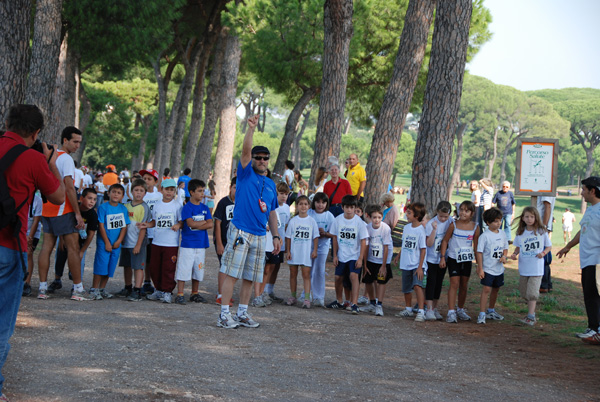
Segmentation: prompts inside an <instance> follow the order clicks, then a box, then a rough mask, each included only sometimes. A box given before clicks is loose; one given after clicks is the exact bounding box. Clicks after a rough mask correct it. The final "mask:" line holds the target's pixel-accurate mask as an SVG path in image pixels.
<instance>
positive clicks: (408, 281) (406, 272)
mask: <svg viewBox="0 0 600 402" xmlns="http://www.w3.org/2000/svg"><path fill="white" fill-rule="evenodd" d="M426 277H427V276H426V275H425V273H423V279H421V280H419V278H417V269H416V268H415V269H403V270H402V293H411V292H412V291H413V288H414V287H415V286H419V287H421V288H423V289H425V278H426Z"/></svg>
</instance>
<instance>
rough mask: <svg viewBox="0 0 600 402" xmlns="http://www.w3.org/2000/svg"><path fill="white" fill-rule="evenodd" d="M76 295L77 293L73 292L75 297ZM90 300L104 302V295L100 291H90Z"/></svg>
mask: <svg viewBox="0 0 600 402" xmlns="http://www.w3.org/2000/svg"><path fill="white" fill-rule="evenodd" d="M74 294H75V292H73V295H74ZM88 297H89V299H88V300H102V295H101V294H100V290H98V289H94V290H91V289H90V293H89V296H88Z"/></svg>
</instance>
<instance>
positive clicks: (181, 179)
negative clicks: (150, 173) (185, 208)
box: [177, 175, 192, 197]
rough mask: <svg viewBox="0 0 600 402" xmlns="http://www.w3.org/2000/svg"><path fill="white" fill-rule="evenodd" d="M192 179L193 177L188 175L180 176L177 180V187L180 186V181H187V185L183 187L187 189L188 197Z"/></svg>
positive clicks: (186, 194)
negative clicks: (189, 184)
mask: <svg viewBox="0 0 600 402" xmlns="http://www.w3.org/2000/svg"><path fill="white" fill-rule="evenodd" d="M190 180H192V178H191V177H190V176H186V175H183V176H180V177H179V180H177V187H179V184H180V183H185V187H184V188H183V190H184V191H185V196H186V197H189V196H190V191H189V190H188V183H189V182H190Z"/></svg>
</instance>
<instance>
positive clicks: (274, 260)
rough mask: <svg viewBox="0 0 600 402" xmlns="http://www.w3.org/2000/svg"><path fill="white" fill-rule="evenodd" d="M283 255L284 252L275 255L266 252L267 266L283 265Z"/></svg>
mask: <svg viewBox="0 0 600 402" xmlns="http://www.w3.org/2000/svg"><path fill="white" fill-rule="evenodd" d="M283 253H284V252H283V251H280V252H279V254H273V253H272V252H270V251H267V252H265V264H281V262H282V261H283Z"/></svg>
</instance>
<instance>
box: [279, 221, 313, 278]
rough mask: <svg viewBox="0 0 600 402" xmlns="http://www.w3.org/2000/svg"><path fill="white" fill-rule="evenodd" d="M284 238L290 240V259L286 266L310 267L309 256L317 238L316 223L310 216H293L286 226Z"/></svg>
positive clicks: (310, 259) (310, 260)
mask: <svg viewBox="0 0 600 402" xmlns="http://www.w3.org/2000/svg"><path fill="white" fill-rule="evenodd" d="M285 237H286V239H290V252H291V254H292V259H291V260H288V264H289V265H302V266H304V267H310V266H312V258H310V254H311V253H312V250H313V243H314V242H313V240H314V239H316V238H317V237H319V227H318V226H317V222H315V220H314V219H313V218H311V217H310V216H307V217H306V218H301V217H299V216H294V217H293V218H292V219H290V222H289V223H288V225H287V229H286V230H285Z"/></svg>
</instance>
